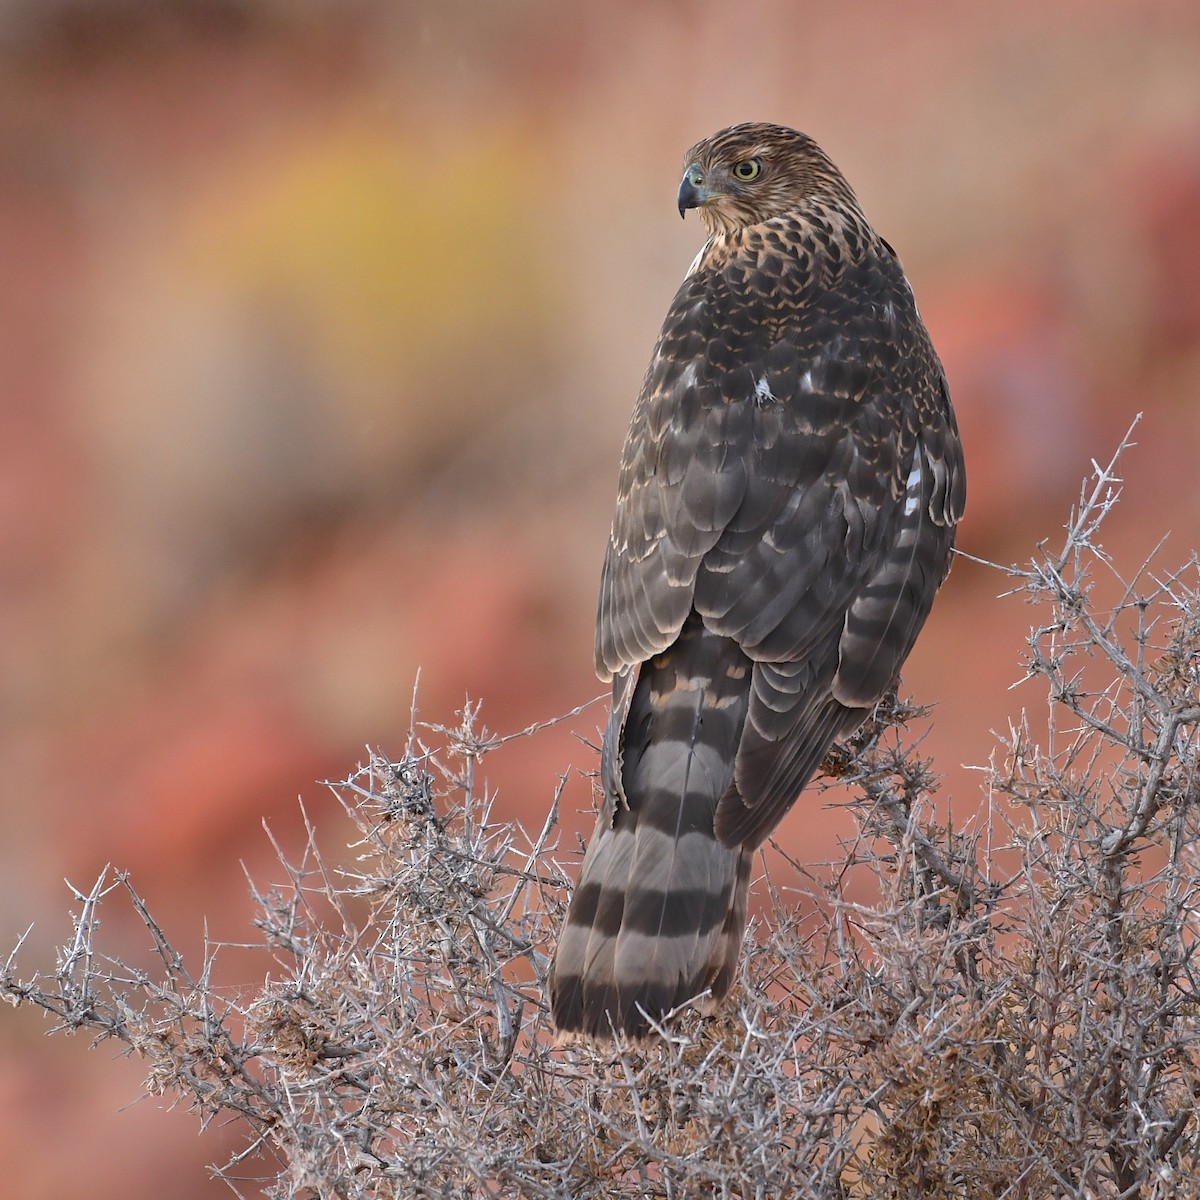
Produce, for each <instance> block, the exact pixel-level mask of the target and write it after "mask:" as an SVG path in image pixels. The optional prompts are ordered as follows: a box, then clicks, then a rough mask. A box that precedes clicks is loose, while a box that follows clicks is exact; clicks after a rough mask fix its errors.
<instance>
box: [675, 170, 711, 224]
mask: <svg viewBox="0 0 1200 1200" xmlns="http://www.w3.org/2000/svg"><path fill="white" fill-rule="evenodd" d="M713 198H714V193H712V192H710V191H709V190H708V189H707V188H706V187H705V186H704V172H703V171H701V170H700V168H699V166H697V165H696V163H692V165H691V166H690V167H688V169H687V170H686V171H684V173H683V182H682V183H681V184H680V185H679V215H680V216H681V217H682V216H683V215H684V214H685V213H686V212H687V210H688V209H689V208H700V207H701V206H702V205H704V204H707V203H708V202H709V201H710V200H712V199H713Z"/></svg>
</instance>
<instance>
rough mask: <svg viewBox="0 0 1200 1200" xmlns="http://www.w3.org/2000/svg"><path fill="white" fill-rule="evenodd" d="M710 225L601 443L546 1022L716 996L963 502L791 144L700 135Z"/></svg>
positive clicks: (893, 276)
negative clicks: (570, 802)
mask: <svg viewBox="0 0 1200 1200" xmlns="http://www.w3.org/2000/svg"><path fill="white" fill-rule="evenodd" d="M689 208H696V209H699V211H700V220H701V222H702V223H703V225H704V228H705V231H706V233H707V234H708V241H707V242H706V243H705V245H704V248H703V250H702V251H701V252H700V255H699V257H698V258H697V259H696V262H695V263H694V264H693V266H692V269H691V270H690V271H689V272H688V274H687V277H686V278H685V279H684V281H683V284H682V286H681V287H680V289H679V291H678V293H677V294H676V296H675V299H674V300H673V301H672V303H671V307H670V310H669V311H668V313H667V318H666V320H665V322H664V323H663V328H662V333H661V334H660V335H659V339H658V344H657V346H656V347H655V349H654V355H653V357H652V358H651V360H650V367H649V370H648V371H647V373H646V378H645V382H644V383H643V385H642V391H641V395H640V396H639V397H638V401H637V405H636V407H635V408H634V410H633V419H632V421H631V423H630V426H629V434H628V436H627V438H626V441H625V449H624V452H623V454H622V456H621V473H620V480H619V485H618V492H617V507H616V514H615V516H614V517H613V525H612V535H611V537H610V540H609V544H608V552H607V554H606V556H605V559H604V570H603V575H602V578H601V583H600V605H599V617H598V621H597V626H596V666H597V670H598V671H599V673H600V675H601V677H602V678H606V679H607V678H609V677H611V679H612V715H611V717H610V718H609V722H608V729H607V732H606V733H605V737H604V749H603V755H602V759H601V778H602V781H603V785H604V804H603V808H602V810H601V812H600V816H599V819H598V820H597V822H596V830H595V833H594V834H593V835H592V840H591V843H590V845H589V846H588V850H587V854H586V856H585V857H584V861H583V871H582V876H581V878H580V881H579V886H578V887H577V888H576V890H575V894H574V896H573V897H572V900H571V905H570V909H569V911H568V913H567V919H566V923H565V925H564V928H563V931H562V935H561V937H560V940H559V944H558V949H557V951H556V953H555V958H554V964H553V967H552V969H551V976H550V999H551V1009H552V1012H553V1016H554V1021H555V1024H556V1025H557V1027H558V1028H559V1030H561V1031H563V1032H564V1033H584V1034H588V1035H591V1036H593V1037H610V1036H612V1034H613V1033H614V1032H617V1033H624V1034H627V1035H630V1036H633V1037H638V1036H644V1035H646V1034H647V1033H648V1032H649V1031H650V1021H651V1020H653V1021H655V1022H658V1021H660V1020H662V1019H663V1018H664V1017H665V1016H666V1015H667V1014H668V1013H669V1012H670V1011H671V1010H672V1009H673V1008H675V1007H677V1006H679V1005H681V1004H683V1003H685V1002H686V1001H688V1000H690V999H692V998H694V997H696V996H698V995H700V994H702V993H707V997H708V1000H709V1001H710V1002H712V1001H716V1000H719V999H720V998H721V997H722V996H724V995H725V993H726V992H727V991H728V990H729V987H730V984H731V983H732V980H733V974H734V970H735V968H736V965H737V959H738V953H739V950H740V947H741V939H742V932H743V929H744V927H745V923H746V892H747V888H748V884H749V878H750V865H751V861H752V859H753V856H754V852H755V851H756V850H757V848H758V847H759V846H760V845H761V844H762V842H763V841H764V840H765V839H766V838H767V837H768V836H769V835H770V833H771V831H772V830H773V829H774V828H775V826H776V825H777V824H778V823H779V821H780V819H781V818H782V817H783V815H784V813H786V812H787V810H788V809H789V808H790V807H791V805H792V804H793V803H794V801H795V799H796V797H797V795H798V794H799V792H800V790H801V789H802V788H803V787H804V786H805V784H806V783H807V782H808V781H809V779H810V778H811V776H812V774H813V772H814V771H815V770H816V769H817V767H818V766H819V765H820V763H821V760H822V758H823V757H824V755H825V753H826V751H827V750H828V749H829V746H830V745H831V744H832V742H833V741H834V740H835V739H837V738H839V737H844V736H845V735H846V734H848V733H849V732H851V731H852V730H854V729H855V728H856V727H857V726H858V725H859V724H860V723H861V722H862V721H863V720H864V718H865V717H866V716H867V714H868V712H869V711H870V710H871V708H872V707H873V706H874V705H875V703H876V702H877V701H878V700H879V699H880V698H881V697H882V696H883V695H884V693H885V692H886V691H887V690H888V689H889V688H890V687H891V685H892V684H893V683H894V682H895V680H896V677H897V675H898V673H899V671H900V667H901V664H902V663H903V662H904V660H905V658H906V657H907V656H908V653H909V651H910V650H911V649H912V646H913V642H914V641H915V640H916V637H917V634H918V632H919V631H920V629H921V626H922V625H923V624H924V622H925V618H926V617H927V616H928V614H929V609H930V606H931V605H932V603H933V598H934V594H935V593H936V592H937V590H938V587H939V586H940V585H941V583H942V580H943V579H944V578H945V577H946V573H947V571H948V570H949V564H950V552H951V547H952V546H953V545H954V532H955V525H956V524H957V522H958V520H959V518H960V517H961V516H962V512H963V505H964V501H965V496H966V488H965V475H964V471H963V461H962V448H961V445H960V443H959V437H958V429H957V427H956V425H955V420H954V413H953V411H952V410H951V407H950V396H949V393H948V391H947V388H946V380H945V376H944V375H943V372H942V366H941V363H940V362H939V361H938V357H937V354H936V353H935V352H934V349H933V346H932V345H931V344H930V341H929V335H928V334H927V333H926V331H925V326H924V325H923V324H922V322H921V318H920V316H919V315H918V313H917V307H916V304H915V303H914V301H913V294H912V289H911V288H910V287H909V285H908V281H907V280H906V279H905V277H904V272H903V269H902V268H901V266H900V263H899V262H898V261H897V259H896V256H895V254H894V253H893V251H892V249H891V247H890V246H888V244H887V242H885V241H884V240H883V239H882V238H881V237H879V235H878V234H876V233H875V231H874V230H873V229H872V228H871V226H870V225H869V224H868V223H867V219H866V217H865V216H863V213H862V210H861V209H860V208H859V206H858V201H857V200H856V199H855V197H854V193H853V192H852V191H851V189H850V185H849V184H848V183H847V182H846V180H845V179H844V178H843V176H842V174H841V172H840V171H838V169H837V167H835V166H834V165H833V163H832V162H831V161H830V160H829V159H828V158H827V157H826V156H825V154H824V153H823V152H822V151H821V149H820V148H819V147H818V146H817V145H816V143H815V142H813V141H812V139H811V138H809V137H807V136H805V135H804V134H802V133H797V132H796V131H795V130H792V129H785V128H783V127H782V126H779V125H768V124H759V123H754V124H745V125H735V126H733V127H731V128H729V129H725V130H722V131H721V132H720V133H717V134H714V135H713V136H712V137H710V138H708V139H706V140H705V141H702V142H700V143H699V145H697V146H695V147H693V149H692V150H691V151H689V153H688V155H687V159H686V161H685V168H684V174H683V181H682V183H681V184H680V188H679V210H680V213H681V214H682V213H684V212H686V210H687V209H689Z"/></svg>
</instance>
